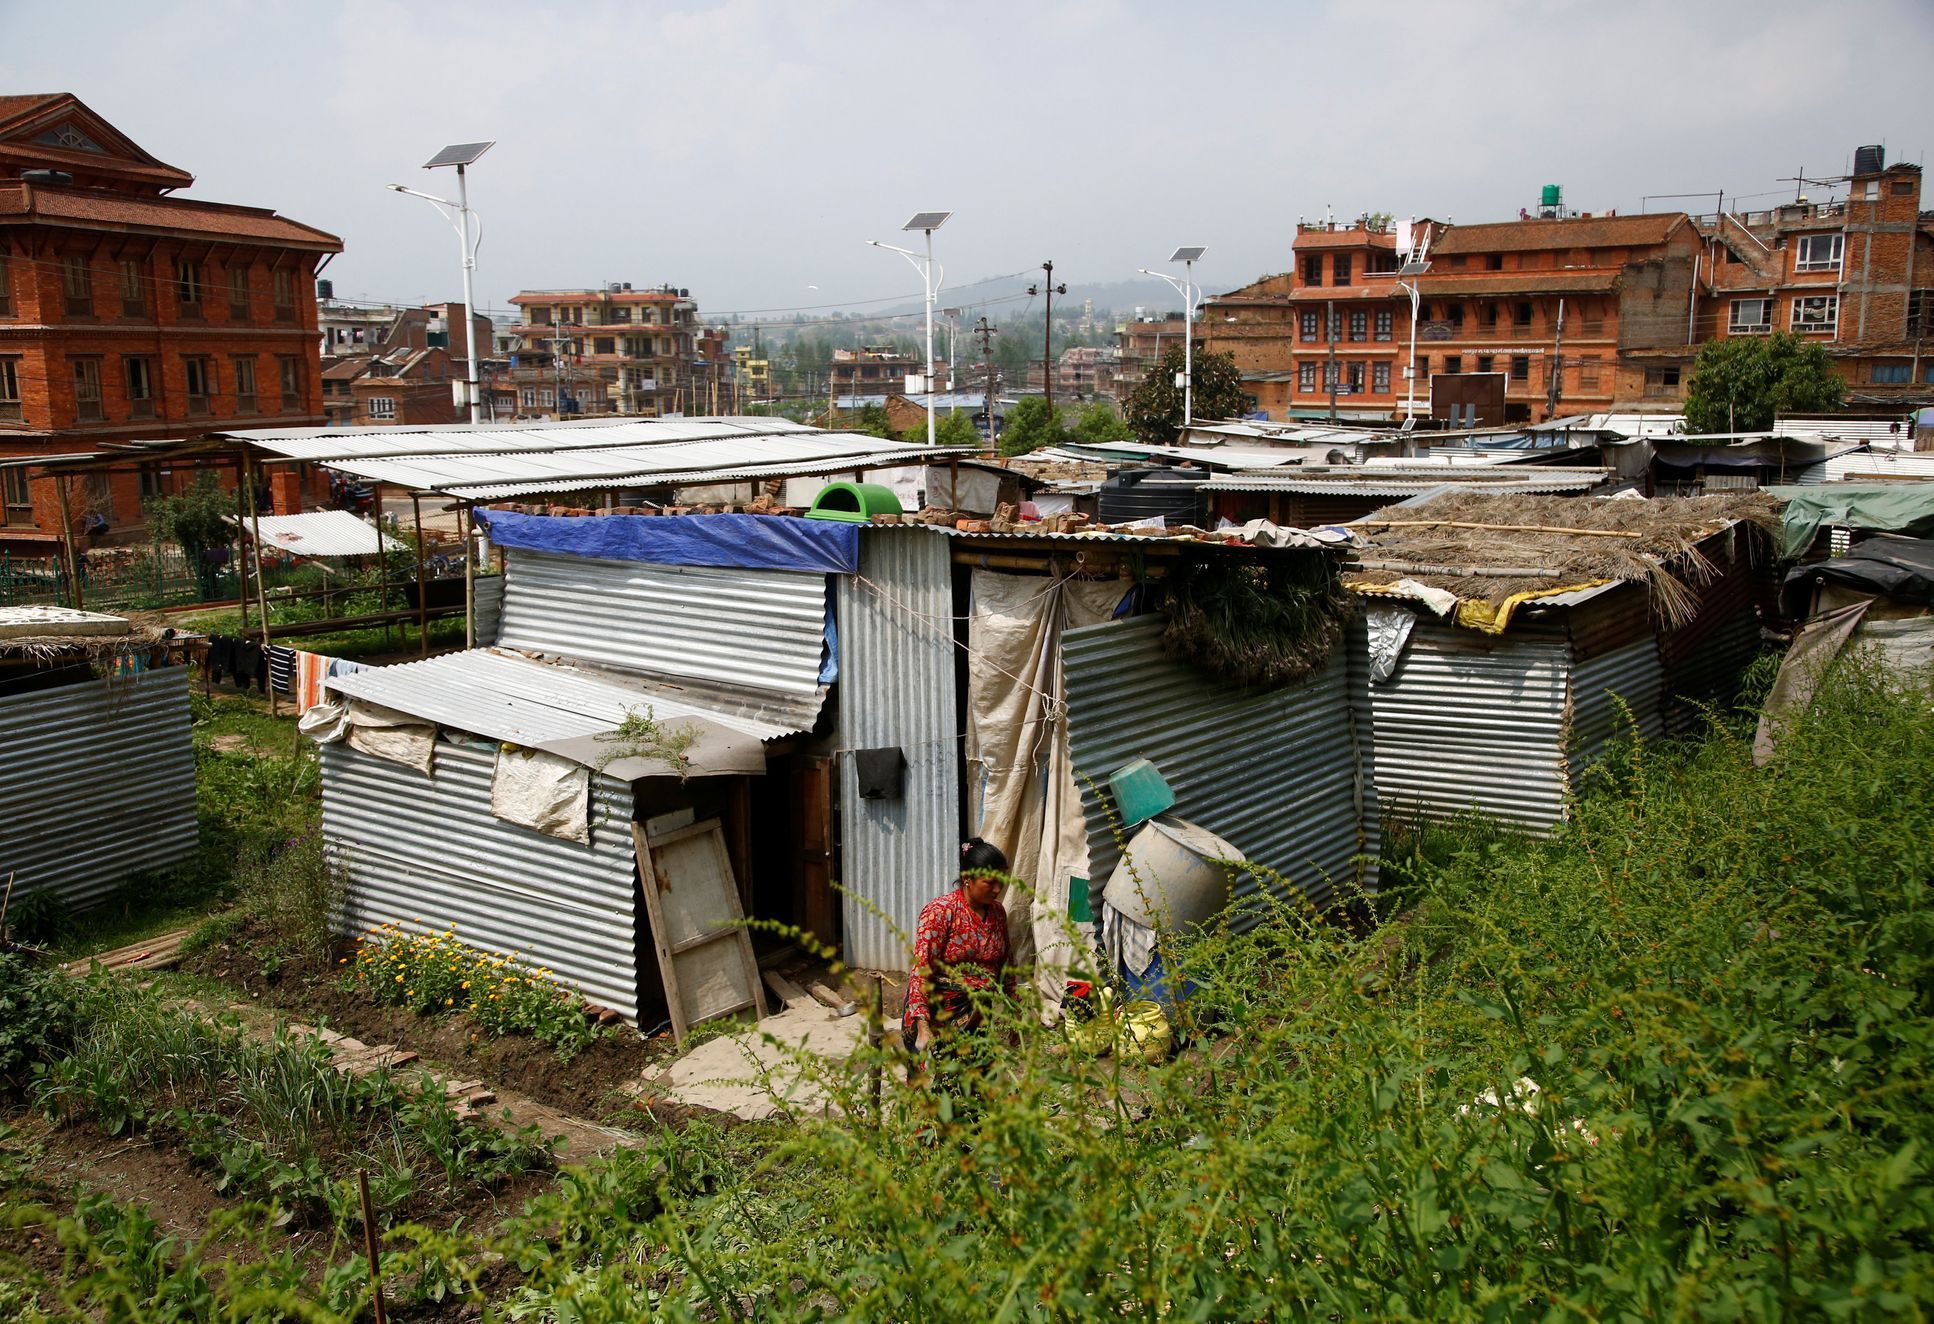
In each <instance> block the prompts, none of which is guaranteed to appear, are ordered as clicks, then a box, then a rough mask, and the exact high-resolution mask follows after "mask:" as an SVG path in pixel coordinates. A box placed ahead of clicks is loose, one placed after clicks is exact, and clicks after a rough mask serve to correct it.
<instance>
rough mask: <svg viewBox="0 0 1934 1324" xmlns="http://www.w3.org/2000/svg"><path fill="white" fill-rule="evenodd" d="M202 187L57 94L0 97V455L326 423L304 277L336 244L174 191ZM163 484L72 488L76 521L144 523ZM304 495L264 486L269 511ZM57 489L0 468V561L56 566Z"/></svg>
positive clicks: (299, 479) (105, 526)
mask: <svg viewBox="0 0 1934 1324" xmlns="http://www.w3.org/2000/svg"><path fill="white" fill-rule="evenodd" d="M193 183H194V177H193V176H192V175H190V174H189V173H188V172H187V171H185V170H181V169H179V168H177V167H175V166H171V165H168V164H165V163H164V162H162V161H159V160H157V159H156V158H155V157H153V156H150V155H149V154H148V153H147V152H145V151H143V150H142V149H141V148H140V147H139V146H137V145H136V144H135V143H134V142H133V141H131V140H130V139H129V138H128V137H127V136H126V135H124V134H123V133H122V132H121V131H120V130H118V129H116V128H115V127H114V126H113V125H111V124H109V123H108V122H107V121H106V120H104V119H102V118H101V117H100V116H99V115H97V114H95V113H94V112H93V111H91V110H89V109H88V108H87V107H86V106H85V105H84V104H82V103H81V101H80V100H79V99H78V98H76V97H74V96H72V95H71V94H65V93H54V94H46V95H38V96H6V97H0V456H29V455H49V454H61V453H68V452H73V451H81V450H87V449H90V448H92V447H94V446H95V445H97V444H98V443H100V442H103V441H110V440H113V441H122V440H131V439H136V438H159V437H179V436H188V435H193V434H195V433H199V432H205V431H208V430H210V429H215V428H228V427H266V426H284V427H311V426H318V425H320V424H321V423H322V422H323V421H324V419H323V410H322V388H321V382H320V376H321V374H320V368H319V359H318V353H317V338H318V337H317V327H316V306H315V277H316V272H317V271H318V270H319V269H320V267H321V265H322V264H323V263H325V262H326V261H328V259H329V258H330V256H332V255H333V254H335V253H338V252H340V251H342V242H341V240H339V239H337V238H336V237H335V236H334V235H331V234H326V233H324V232H323V231H321V230H317V229H314V228H313V227H310V226H307V225H302V224H299V223H298V222H295V221H291V220H288V219H286V218H284V217H281V216H278V215H276V214H275V213H274V212H273V211H269V210H267V209H265V208H259V207H242V206H233V205H228V204H224V203H214V202H201V201H196V200H192V199H188V198H180V197H172V196H167V195H168V194H170V193H171V192H172V191H174V190H177V189H185V188H187V187H189V186H190V185H191V184H193ZM182 477H183V476H182V475H164V474H162V473H160V472H158V471H150V472H145V473H143V472H137V471H136V470H134V469H133V468H130V469H129V470H128V471H127V472H125V473H121V472H115V473H100V474H97V475H92V476H90V477H88V478H87V479H85V480H83V481H81V482H78V483H76V484H75V486H74V490H73V493H72V495H71V497H70V514H71V515H72V517H73V518H74V519H75V521H76V523H77V524H78V525H80V526H81V527H84V528H87V529H90V530H98V531H101V532H102V533H104V534H105V535H106V536H110V537H111V536H113V535H114V533H115V532H116V531H121V532H123V533H129V532H132V531H133V530H134V529H136V528H138V527H139V525H140V523H141V518H142V514H141V503H142V500H143V498H144V497H146V496H148V495H151V494H153V493H154V492H156V491H159V490H163V489H165V488H167V487H169V486H171V485H172V484H174V483H177V482H179V481H181V479H182ZM305 484H308V485H312V486H313V488H314V491H312V492H308V493H307V494H308V495H319V494H321V493H322V492H323V491H324V490H325V489H324V488H323V487H322V485H321V480H320V479H319V477H316V476H313V475H305V474H303V473H301V472H300V471H297V470H295V469H282V470H278V471H276V472H275V474H274V484H273V494H274V500H275V504H276V509H277V510H297V509H300V508H301V502H302V500H303V497H304V495H305V491H306V489H305ZM56 493H57V486H56V483H55V481H54V480H53V479H48V478H41V479H33V480H28V479H27V478H26V477H25V471H23V470H21V469H18V468H10V469H0V547H5V548H8V549H10V550H12V551H13V552H15V553H17V554H26V555H49V554H51V553H52V551H53V549H54V547H55V546H57V545H58V543H59V540H60V536H61V528H62V524H63V520H62V517H61V511H60V503H59V499H58V496H57V495H56Z"/></svg>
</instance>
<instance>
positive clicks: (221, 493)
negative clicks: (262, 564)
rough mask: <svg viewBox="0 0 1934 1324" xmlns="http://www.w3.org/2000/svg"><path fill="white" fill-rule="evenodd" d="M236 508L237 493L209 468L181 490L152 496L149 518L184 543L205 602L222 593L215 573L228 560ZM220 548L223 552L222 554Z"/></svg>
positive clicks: (185, 554) (184, 548)
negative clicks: (229, 489)
mask: <svg viewBox="0 0 1934 1324" xmlns="http://www.w3.org/2000/svg"><path fill="white" fill-rule="evenodd" d="M234 509H235V498H234V496H233V495H232V494H230V493H229V492H227V491H225V490H223V488H222V485H221V483H220V482H219V481H217V479H216V478H215V475H214V474H212V473H209V472H208V471H206V470H203V471H202V473H201V474H200V475H199V476H197V477H196V479H195V481H194V482H193V483H192V484H190V485H189V486H188V487H186V488H184V489H182V490H181V491H180V492H177V493H175V494H174V495H172V496H158V497H151V498H149V500H148V519H149V520H150V521H152V522H153V524H154V526H155V527H156V528H157V529H159V530H160V531H161V532H162V534H163V535H164V536H166V537H169V538H172V539H174V540H175V541H176V542H177V543H179V544H181V552H182V555H183V556H185V557H186V558H187V559H188V566H189V568H190V569H191V570H193V571H194V573H195V585H196V587H197V588H198V589H199V590H200V592H201V596H202V600H203V601H204V602H207V601H210V600H212V599H214V598H217V597H219V596H221V595H220V594H219V593H218V592H217V591H216V590H217V584H216V582H215V576H216V574H217V573H218V572H219V571H220V569H221V567H222V566H223V565H224V564H226V563H227V559H228V558H227V555H226V553H227V550H228V544H229V540H230V539H231V538H232V537H233V536H234V534H235V529H234V526H233V525H231V524H230V523H229V522H228V518H227V517H228V515H229V514H230V512H232V511H233V510H234ZM217 551H220V552H222V553H223V555H222V556H221V557H219V558H218V557H217V556H216V555H215V553H216V552H217Z"/></svg>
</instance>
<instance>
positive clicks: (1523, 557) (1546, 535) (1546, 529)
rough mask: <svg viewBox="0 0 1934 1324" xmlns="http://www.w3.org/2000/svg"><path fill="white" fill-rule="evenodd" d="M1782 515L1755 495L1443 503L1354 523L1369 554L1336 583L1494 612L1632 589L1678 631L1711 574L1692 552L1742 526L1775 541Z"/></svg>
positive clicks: (1484, 497)
mask: <svg viewBox="0 0 1934 1324" xmlns="http://www.w3.org/2000/svg"><path fill="white" fill-rule="evenodd" d="M1779 507H1780V503H1779V502H1778V501H1777V500H1776V499H1775V498H1773V497H1770V496H1767V495H1766V494H1765V493H1763V492H1731V493H1725V494H1721V495H1716V496H1702V497H1660V498H1657V499H1655V500H1651V501H1638V500H1611V499H1604V498H1582V499H1581V498H1578V497H1551V496H1512V495H1504V494H1491V493H1483V492H1459V493H1450V494H1446V495H1444V496H1440V497H1437V498H1435V499H1433V500H1431V501H1429V502H1427V503H1425V504H1423V505H1421V506H1406V507H1402V508H1394V509H1387V510H1384V511H1380V512H1379V513H1378V514H1377V515H1376V516H1374V517H1372V518H1371V519H1369V520H1366V521H1363V522H1361V523H1360V524H1358V525H1356V526H1355V527H1356V530H1357V531H1358V532H1360V533H1362V534H1363V535H1364V536H1365V537H1366V538H1367V539H1368V540H1369V543H1370V545H1369V546H1367V547H1364V548H1360V549H1359V550H1358V551H1357V554H1356V559H1357V562H1358V563H1359V565H1360V566H1361V568H1359V569H1355V570H1352V571H1350V572H1349V573H1348V574H1347V575H1346V580H1345V582H1346V583H1349V584H1390V583H1394V582H1396V581H1397V580H1399V579H1411V580H1416V581H1418V582H1420V583H1423V584H1427V585H1429V586H1431V587H1433V588H1442V589H1447V590H1449V591H1450V592H1452V593H1455V594H1456V595H1457V596H1458V597H1459V598H1463V599H1467V600H1482V601H1485V602H1488V603H1490V604H1491V605H1492V606H1494V607H1495V606H1497V605H1499V604H1501V603H1502V602H1503V601H1504V600H1505V599H1506V598H1509V597H1511V596H1513V595H1514V594H1519V593H1525V592H1535V591H1537V590H1539V589H1544V588H1549V589H1552V590H1556V589H1560V588H1565V587H1570V586H1574V585H1578V584H1584V583H1591V582H1596V581H1603V580H1637V581H1640V582H1643V583H1644V584H1646V585H1647V586H1648V588H1649V589H1650V590H1651V593H1652V603H1653V608H1654V610H1656V611H1657V612H1658V614H1659V616H1660V617H1661V618H1662V619H1664V620H1665V621H1666V623H1667V624H1669V625H1675V626H1676V625H1679V624H1682V623H1683V622H1684V621H1685V620H1686V619H1688V618H1689V617H1690V616H1691V614H1692V612H1693V611H1694V610H1695V608H1696V606H1697V599H1696V597H1695V595H1694V594H1693V593H1692V592H1691V588H1690V587H1689V586H1694V587H1696V586H1697V585H1700V584H1703V583H1704V582H1706V581H1707V580H1708V579H1710V578H1711V577H1712V575H1713V573H1714V569H1713V566H1712V563H1711V562H1709V561H1708V560H1707V559H1706V558H1705V557H1704V556H1703V555H1702V554H1701V553H1700V552H1699V549H1698V544H1699V543H1700V542H1701V541H1702V540H1703V539H1706V538H1709V537H1711V536H1712V535H1713V534H1715V533H1717V532H1719V531H1720V530H1722V529H1724V528H1726V527H1728V526H1729V525H1732V524H1734V523H1739V522H1744V523H1747V524H1752V525H1757V526H1759V527H1760V528H1762V529H1764V530H1766V531H1768V532H1769V533H1773V534H1777V532H1778V530H1779V522H1780V517H1779ZM1472 526H1482V527H1472ZM1607 534H1610V535H1630V536H1603V535H1607Z"/></svg>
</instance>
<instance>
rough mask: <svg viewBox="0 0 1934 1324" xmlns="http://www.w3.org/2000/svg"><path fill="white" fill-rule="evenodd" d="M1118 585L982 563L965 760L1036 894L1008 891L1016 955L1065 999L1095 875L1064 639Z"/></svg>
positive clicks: (996, 835)
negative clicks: (1074, 893)
mask: <svg viewBox="0 0 1934 1324" xmlns="http://www.w3.org/2000/svg"><path fill="white" fill-rule="evenodd" d="M1121 597H1122V587H1121V585H1120V584H1118V583H1113V582H1101V583H1097V582H1093V581H1078V580H1070V579H1048V578H1043V577H1041V576H1038V575H1009V574H1001V573H998V572H996V571H991V570H976V571H974V578H973V607H972V615H971V616H970V617H969V620H968V632H967V648H968V661H967V704H968V714H969V717H968V726H967V761H968V763H969V765H970V766H972V767H977V768H978V769H979V779H980V780H979V787H980V803H979V806H978V813H977V814H976V815H975V821H976V822H977V823H978V825H979V826H978V828H977V830H976V835H978V836H980V837H982V838H984V839H985V840H987V841H989V842H991V843H993V844H994V845H995V846H998V847H1000V849H1001V851H1002V852H1003V853H1005V854H1006V856H1007V859H1008V866H1009V869H1010V871H1011V872H1012V873H1013V874H1014V876H1015V877H1017V878H1021V879H1025V880H1027V881H1028V882H1030V883H1032V884H1033V888H1034V892H1033V895H1031V896H1029V895H1022V894H1018V893H1014V892H1011V893H1010V894H1009V896H1008V897H1007V917H1008V938H1009V944H1010V953H1009V954H1010V957H1011V959H1012V960H1013V961H1014V962H1015V963H1016V964H1018V965H1029V964H1032V965H1034V966H1035V967H1036V971H1037V973H1036V982H1037V984H1038V986H1039V988H1040V990H1041V996H1042V998H1043V999H1044V1000H1045V1001H1046V1002H1047V1004H1048V1005H1049V1006H1050V1007H1059V1006H1060V1004H1061V995H1062V991H1063V989H1064V986H1065V984H1066V982H1067V979H1066V976H1067V968H1068V964H1069V960H1070V958H1071V956H1072V955H1073V952H1072V949H1071V946H1070V944H1069V940H1068V930H1069V924H1068V901H1069V896H1070V880H1071V879H1073V878H1076V877H1082V878H1085V877H1086V876H1087V874H1088V843H1087V827H1086V822H1085V820H1084V818H1083V815H1082V806H1081V794H1080V791H1079V788H1078V787H1076V785H1075V780H1074V761H1073V759H1072V758H1071V757H1070V755H1069V752H1068V729H1067V713H1066V707H1065V705H1064V702H1063V696H1064V688H1063V682H1062V665H1061V636H1062V633H1063V632H1064V631H1066V630H1071V629H1078V628H1080V627H1082V626H1087V625H1099V624H1101V623H1102V622H1103V621H1105V620H1107V619H1108V618H1109V616H1110V615H1112V614H1113V612H1114V609H1115V606H1116V604H1117V603H1119V602H1120V601H1121Z"/></svg>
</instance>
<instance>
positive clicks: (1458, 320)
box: [1444, 303, 1464, 331]
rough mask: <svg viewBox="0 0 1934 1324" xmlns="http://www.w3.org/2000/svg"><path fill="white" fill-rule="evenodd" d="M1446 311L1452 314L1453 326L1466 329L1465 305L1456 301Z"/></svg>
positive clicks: (1457, 328)
mask: <svg viewBox="0 0 1934 1324" xmlns="http://www.w3.org/2000/svg"><path fill="white" fill-rule="evenodd" d="M1444 311H1445V312H1447V313H1449V314H1450V324H1451V326H1452V327H1453V328H1455V329H1456V330H1458V331H1462V330H1463V329H1464V305H1463V304H1461V303H1454V304H1452V305H1450V307H1448V308H1446V309H1445V310H1444Z"/></svg>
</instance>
